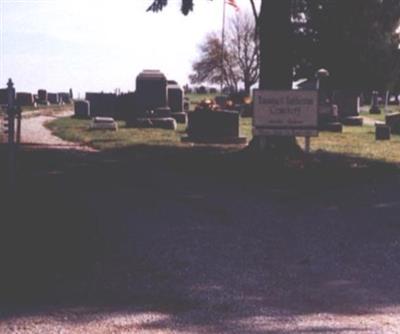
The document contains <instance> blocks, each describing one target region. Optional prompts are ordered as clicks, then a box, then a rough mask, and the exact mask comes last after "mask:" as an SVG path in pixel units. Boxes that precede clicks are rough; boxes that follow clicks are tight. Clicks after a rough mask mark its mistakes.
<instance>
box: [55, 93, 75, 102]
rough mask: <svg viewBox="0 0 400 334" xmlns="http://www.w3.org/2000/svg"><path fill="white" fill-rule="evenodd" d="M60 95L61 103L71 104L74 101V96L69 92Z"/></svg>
mask: <svg viewBox="0 0 400 334" xmlns="http://www.w3.org/2000/svg"><path fill="white" fill-rule="evenodd" d="M58 96H59V97H60V103H65V104H70V103H72V98H71V96H70V95H69V93H58Z"/></svg>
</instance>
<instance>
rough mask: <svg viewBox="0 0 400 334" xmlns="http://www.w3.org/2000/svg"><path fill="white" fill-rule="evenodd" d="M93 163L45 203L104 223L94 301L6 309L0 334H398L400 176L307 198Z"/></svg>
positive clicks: (97, 228)
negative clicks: (81, 210) (79, 210)
mask: <svg viewBox="0 0 400 334" xmlns="http://www.w3.org/2000/svg"><path fill="white" fill-rule="evenodd" d="M46 120H48V118H38V119H32V120H31V121H29V120H28V121H27V122H26V123H25V126H26V127H27V128H30V129H32V130H30V131H27V132H26V133H29V132H30V133H32V135H31V136H30V137H29V138H26V137H25V139H24V140H27V141H30V142H36V141H41V137H40V138H38V137H35V134H33V133H34V132H36V131H37V132H38V133H40V132H41V131H43V130H42V129H43V127H42V126H41V124H42V123H43V121H46ZM46 131H47V130H46ZM44 133H45V132H43V134H44ZM46 135H49V134H48V133H47V132H46ZM49 138H50V139H49V141H51V142H52V143H54V145H55V146H56V147H69V146H68V145H70V143H67V144H65V143H64V142H59V141H58V140H57V139H54V138H52V136H51V135H50V137H49ZM49 141H46V143H49ZM60 145H61V146H60ZM95 156H96V158H95V159H97V156H100V158H99V161H95V162H93V164H94V165H90V166H88V167H77V166H86V165H85V164H83V163H75V161H74V160H73V159H70V160H71V161H69V160H68V159H67V161H68V163H69V164H70V166H71V167H69V168H71V170H70V171H67V172H65V174H64V172H62V173H61V172H60V173H53V174H52V176H51V177H52V179H51V180H52V182H56V181H54V180H58V179H56V178H57V177H59V178H66V179H65V180H64V179H63V180H64V181H62V183H60V184H59V183H54V184H53V185H52V186H53V187H54V189H55V191H54V194H53V195H49V196H52V197H54V203H53V202H52V203H53V204H49V202H47V200H45V199H41V198H40V199H38V200H37V201H38V203H37V204H34V205H33V207H34V208H37V207H38V206H39V205H41V204H42V203H43V202H45V203H46V204H47V207H46V208H48V206H49V205H56V204H57V203H58V204H60V202H61V203H64V202H65V206H66V208H67V210H68V211H71V212H73V211H74V210H78V209H77V208H78V205H77V204H78V203H79V205H80V206H81V207H83V208H85V210H86V211H87V212H88V216H87V217H89V218H86V219H83V218H81V219H80V220H79V219H78V220H76V221H73V220H72V219H69V218H68V219H67V220H66V221H67V224H68V227H69V226H75V227H74V228H78V230H77V231H79V227H80V226H82V225H84V224H85V222H86V220H90V221H91V222H93V224H94V227H93V228H91V229H90V231H89V235H90V236H91V235H96V236H97V239H96V240H98V242H99V244H100V247H99V250H98V251H96V256H95V260H93V261H92V262H90V263H89V264H88V265H87V274H86V275H85V276H84V278H82V279H81V280H80V281H79V286H80V288H79V289H82V291H83V293H82V291H81V290H79V291H81V292H80V293H79V294H78V293H77V295H79V298H78V301H70V302H68V303H65V296H64V297H60V298H59V299H61V303H55V304H54V305H52V304H47V305H44V306H31V307H29V306H28V307H27V308H25V309H22V310H18V311H12V312H11V311H8V312H4V310H3V312H1V309H0V333H2V334H3V333H4V334H11V333H12V334H14V333H19V334H28V333H29V334H53V333H66V334H75V333H77V334H78V333H95V334H109V333H144V334H155V333H207V334H214V333H215V334H217V333H249V334H261V333H267V334H284V333H289V334H294V333H303V334H315V333H321V334H326V333H334V334H380V333H382V334H392V333H393V334H395V333H397V334H398V333H400V284H399V277H400V220H399V216H400V195H399V186H400V184H399V183H400V180H399V178H398V177H393V178H392V179H391V180H389V181H385V182H383V181H382V182H381V183H374V182H373V181H372V180H371V181H370V182H363V183H362V184H359V185H358V186H354V185H352V186H346V185H333V186H332V187H330V188H326V189H325V188H324V189H322V190H319V191H313V190H311V189H303V191H302V192H300V190H298V189H296V188H294V189H289V188H285V187H279V186H270V185H269V186H268V185H265V186H261V185H260V184H258V183H256V184H247V183H245V182H243V183H241V182H225V181H223V180H220V179H212V178H210V177H206V176H204V175H201V174H200V175H190V174H189V175H186V174H184V173H180V172H178V171H176V170H173V171H171V170H168V169H166V167H165V166H164V164H163V163H162V161H161V162H158V163H157V164H156V166H152V165H148V166H147V165H146V166H142V167H140V162H139V161H135V162H134V163H132V164H128V163H127V162H126V163H124V164H121V165H122V167H121V165H119V162H118V161H117V160H115V159H113V158H112V157H111V156H107V157H106V158H104V157H101V155H98V154H95ZM75 158H76V157H75ZM75 158H74V159H75ZM83 158H84V157H80V159H83ZM93 159H94V158H93ZM100 160H101V161H102V164H100ZM78 162H79V161H78ZM84 162H85V163H86V162H87V161H84ZM51 168H55V167H54V166H51ZM78 168H87V169H85V174H79V173H81V171H80V170H79V169H78ZM96 168H98V170H97V169H96ZM68 173H71V176H72V177H71V178H70V179H68V178H67V176H68ZM124 173H125V174H124ZM82 175H85V177H83V176H82ZM117 176H118V177H120V178H121V179H122V180H124V181H123V182H121V184H118V186H117V185H116V184H114V182H112V180H116V179H117V178H118V177H117ZM47 177H49V176H47ZM36 179H37V178H35V179H34V181H35V180H36ZM105 180H108V181H109V182H110V183H111V186H107V185H106V182H105ZM34 181H32V182H34ZM36 182H37V184H34V183H33V184H30V189H33V190H31V191H32V192H33V194H35V192H34V190H35V189H37V188H38V187H39V186H40V180H39V179H38V180H37V181H36ZM57 182H58V181H57ZM60 182H61V181H60ZM115 182H117V181H115ZM60 193H63V194H69V195H65V196H67V197H66V198H62V197H60ZM32 197H33V196H29V195H28V198H32ZM35 203H36V202H35ZM54 211H55V212H58V211H60V212H65V211H62V209H60V210H58V208H57V206H55V209H54ZM50 216H51V218H53V214H52V215H50ZM60 219H61V218H60V217H59V218H58V219H57V220H54V221H53V220H50V223H51V226H54V225H55V224H56V223H57V222H58V220H60ZM29 223H30V226H32V225H35V224H37V222H35V221H30V222H29ZM55 226H58V225H55ZM57 228H58V227H57ZM55 230H57V229H55ZM32 231H34V229H32ZM62 231H64V230H62ZM66 231H69V230H68V229H66ZM72 231H73V233H72V232H71V234H76V233H75V232H74V231H75V230H74V229H72ZM60 233H61V234H62V233H63V232H60ZM77 233H79V232H77ZM51 245H52V247H55V248H56V246H57V245H53V244H51ZM68 247H69V249H70V251H71V252H73V251H74V250H75V249H76V248H77V244H76V243H75V242H71V244H70V245H69V244H68ZM31 251H33V249H31ZM51 251H53V250H51ZM74 254H75V253H74ZM80 257H82V258H83V257H85V254H84V253H83V252H82V253H81V250H79V253H78V254H75V255H74V258H73V260H74V261H78V260H79V258H80ZM33 274H34V273H31V275H33ZM57 279H58V278H57ZM56 282H57V284H56V287H55V290H54V293H59V292H60V291H62V290H63V289H64V288H63V283H62V282H63V281H62V280H61V281H56ZM71 294H74V292H71ZM55 299H56V300H57V298H55ZM65 304H67V305H65Z"/></svg>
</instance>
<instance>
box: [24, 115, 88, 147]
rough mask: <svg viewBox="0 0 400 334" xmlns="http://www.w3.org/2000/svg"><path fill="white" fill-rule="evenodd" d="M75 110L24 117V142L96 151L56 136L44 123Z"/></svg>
mask: <svg viewBox="0 0 400 334" xmlns="http://www.w3.org/2000/svg"><path fill="white" fill-rule="evenodd" d="M72 115H73V111H64V112H58V113H53V115H52V116H49V115H41V116H35V117H29V118H24V119H22V123H21V142H22V143H23V144H33V145H41V146H46V147H47V148H59V149H67V150H78V151H95V150H94V149H91V148H90V147H87V146H82V145H80V144H77V143H73V142H68V141H65V140H62V139H61V138H58V137H56V136H54V135H53V134H52V133H51V131H50V130H49V129H47V128H46V127H45V126H44V124H45V123H46V122H49V121H52V120H54V119H55V118H59V117H70V116H72Z"/></svg>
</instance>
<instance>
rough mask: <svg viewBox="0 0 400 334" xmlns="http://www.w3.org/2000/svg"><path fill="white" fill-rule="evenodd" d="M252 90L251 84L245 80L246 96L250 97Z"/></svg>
mask: <svg viewBox="0 0 400 334" xmlns="http://www.w3.org/2000/svg"><path fill="white" fill-rule="evenodd" d="M250 89H251V84H250V82H249V80H245V81H244V92H245V94H246V96H250Z"/></svg>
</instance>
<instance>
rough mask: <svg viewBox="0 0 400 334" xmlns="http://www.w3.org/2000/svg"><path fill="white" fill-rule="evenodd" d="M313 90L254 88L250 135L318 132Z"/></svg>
mask: <svg viewBox="0 0 400 334" xmlns="http://www.w3.org/2000/svg"><path fill="white" fill-rule="evenodd" d="M317 129H318V92H317V91H313V90H310V91H304V90H303V91H301V90H287V91H283V90H282V91H281V90H279V91H270V90H255V91H254V117H253V135H254V136H299V137H317V136H318V130H317Z"/></svg>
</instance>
